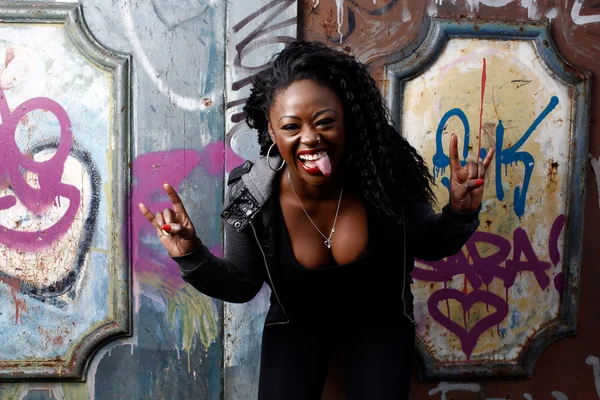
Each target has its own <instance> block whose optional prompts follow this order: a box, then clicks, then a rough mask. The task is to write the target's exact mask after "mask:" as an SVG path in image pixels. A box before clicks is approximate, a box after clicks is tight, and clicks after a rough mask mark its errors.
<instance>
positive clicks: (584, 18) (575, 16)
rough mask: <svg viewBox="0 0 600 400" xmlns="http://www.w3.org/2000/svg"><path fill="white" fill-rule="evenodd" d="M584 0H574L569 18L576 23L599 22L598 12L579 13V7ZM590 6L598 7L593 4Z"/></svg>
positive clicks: (599, 15)
mask: <svg viewBox="0 0 600 400" xmlns="http://www.w3.org/2000/svg"><path fill="white" fill-rule="evenodd" d="M583 2H584V0H575V1H574V2H573V7H572V8H571V19H572V20H573V22H574V23H576V24H577V25H586V24H593V23H596V22H600V14H596V15H581V8H582V7H583ZM592 7H598V5H597V4H596V5H594V6H592Z"/></svg>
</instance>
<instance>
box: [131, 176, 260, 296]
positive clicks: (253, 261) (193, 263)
mask: <svg viewBox="0 0 600 400" xmlns="http://www.w3.org/2000/svg"><path fill="white" fill-rule="evenodd" d="M164 189H165V192H166V193H167V195H168V196H169V199H170V200H171V203H172V204H173V209H170V208H167V209H165V210H164V211H163V212H157V213H156V214H153V213H152V212H150V210H148V208H147V207H146V206H145V205H144V204H142V203H140V204H139V208H140V211H141V212H142V213H143V214H144V216H145V217H146V219H147V220H148V221H149V222H150V223H151V224H152V226H154V228H155V230H156V234H157V236H158V237H159V239H160V241H161V243H162V245H163V247H164V248H165V249H166V250H167V252H168V253H169V255H170V256H171V257H172V258H173V259H174V260H175V262H177V264H178V265H179V268H180V270H181V274H182V276H183V279H184V280H185V281H186V282H189V283H190V284H191V285H192V286H194V287H195V288H196V289H197V290H199V291H200V292H202V293H204V294H206V295H208V296H211V297H214V298H217V299H220V300H224V301H228V302H232V303H242V302H246V301H249V300H251V299H252V298H253V297H254V296H255V295H256V293H258V291H259V290H260V288H261V287H262V284H263V282H264V279H263V273H264V270H265V269H264V266H263V259H262V255H261V254H262V253H260V248H258V244H257V243H256V242H254V241H253V237H251V236H250V235H251V232H250V233H248V232H249V230H250V228H247V229H246V230H244V231H242V232H239V233H238V232H236V231H235V230H234V229H233V228H230V227H229V224H225V225H226V228H225V233H226V246H225V255H226V257H224V258H219V257H216V256H215V255H213V254H211V253H210V252H209V250H208V249H207V248H206V246H204V245H203V244H202V241H201V240H200V239H199V238H198V236H197V235H196V230H195V228H194V225H193V224H192V221H191V220H190V218H189V216H188V214H187V212H186V210H185V207H184V206H183V203H182V202H181V199H180V198H179V195H178V194H177V192H176V191H175V189H173V187H171V186H170V185H169V184H167V183H165V184H164Z"/></svg>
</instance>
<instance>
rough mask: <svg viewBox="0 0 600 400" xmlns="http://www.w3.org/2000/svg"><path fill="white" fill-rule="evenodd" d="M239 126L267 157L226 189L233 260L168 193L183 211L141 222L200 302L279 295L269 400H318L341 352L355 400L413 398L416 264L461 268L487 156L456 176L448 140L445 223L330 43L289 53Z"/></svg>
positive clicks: (266, 351)
mask: <svg viewBox="0 0 600 400" xmlns="http://www.w3.org/2000/svg"><path fill="white" fill-rule="evenodd" d="M244 111H245V112H246V115H247V117H246V121H247V123H248V125H249V126H250V127H251V128H254V129H256V131H257V132H258V141H259V143H260V148H261V157H260V158H259V159H258V160H256V161H254V162H250V161H247V162H246V163H244V164H243V165H242V166H240V167H238V168H236V169H234V170H233V171H232V172H231V173H230V175H229V179H228V201H227V206H226V207H225V209H224V211H223V213H222V217H223V218H224V219H225V221H226V223H225V231H226V248H225V257H224V258H218V257H216V256H214V255H212V254H210V253H209V251H208V250H207V248H206V247H205V246H203V245H202V241H201V240H200V239H199V238H198V237H197V236H196V233H195V230H194V226H193V225H192V223H191V221H190V219H189V217H188V215H187V213H186V212H185V209H184V207H183V204H182V203H181V200H180V199H179V197H178V195H177V193H176V192H175V191H174V190H173V188H172V187H171V186H169V185H168V184H165V190H166V192H167V194H168V195H169V197H170V199H171V200H172V203H173V210H170V209H166V210H164V212H157V213H156V214H152V213H151V212H150V211H149V210H148V209H147V208H146V207H145V206H144V205H143V204H140V210H141V211H142V212H143V213H144V214H145V216H146V218H147V219H148V221H150V222H151V223H152V224H153V225H154V227H155V228H156V232H157V234H158V236H159V238H160V240H161V242H162V244H163V245H164V247H165V248H166V250H167V251H168V252H169V254H170V255H171V256H172V257H173V258H174V259H175V260H176V261H177V263H178V264H179V266H180V268H181V272H182V275H183V278H184V279H185V280H186V281H187V282H189V283H190V284H191V285H193V286H194V287H195V288H196V289H198V290H199V291H201V292H202V293H205V294H206V295H208V296H212V297H215V298H217V299H221V300H224V301H228V302H246V301H249V300H251V299H252V298H253V297H254V296H255V295H256V294H257V293H258V291H259V290H260V288H261V287H262V285H263V283H264V282H266V283H267V284H269V286H270V287H271V306H270V309H269V311H268V314H267V317H266V321H265V328H264V332H263V339H262V359H261V372H260V382H259V398H260V399H302V400H307V399H320V398H321V393H322V390H323V386H324V382H325V378H326V375H327V371H328V367H329V361H330V359H331V356H332V353H333V351H334V348H338V349H340V350H341V352H342V354H343V356H344V365H345V387H346V394H347V396H348V399H406V398H408V393H409V385H410V379H411V370H412V365H413V360H414V355H413V353H414V338H415V330H414V323H413V319H412V295H411V293H410V277H409V273H410V271H411V270H412V268H413V264H414V258H415V257H418V258H421V259H440V258H443V257H445V256H448V255H452V254H455V253H456V252H458V250H459V249H460V248H461V247H462V246H463V245H464V243H465V242H466V241H467V240H468V238H469V237H470V235H471V234H472V233H473V232H474V231H475V229H476V228H477V226H478V224H479V220H478V212H479V208H480V204H481V198H482V195H483V183H484V181H483V178H484V176H485V172H486V168H487V167H488V165H489V164H490V162H491V160H492V157H493V153H494V152H493V150H490V151H489V153H488V155H487V157H486V159H485V160H484V161H483V162H479V163H475V162H470V163H468V164H467V165H465V166H464V167H461V166H460V164H459V160H458V150H457V138H456V136H454V135H453V136H452V138H451V140H450V153H449V154H450V158H451V179H450V202H449V204H448V205H446V206H445V207H444V209H443V211H442V212H441V213H439V214H435V213H434V211H433V209H432V207H431V203H432V202H433V201H434V196H433V193H432V190H431V184H432V177H431V174H430V172H429V170H428V169H427V167H426V166H425V164H424V162H423V159H422V158H421V156H419V155H418V154H417V152H416V151H415V149H414V148H412V147H411V146H410V145H409V144H408V142H407V141H406V140H405V139H404V138H402V137H401V136H400V135H398V134H397V132H395V131H394V129H393V128H392V127H391V126H390V125H389V123H388V115H387V112H386V108H385V105H384V102H383V100H382V97H381V95H380V92H379V90H378V88H377V86H376V84H375V82H374V80H373V79H372V78H371V77H370V75H369V73H368V72H367V70H366V68H365V67H364V66H363V65H362V64H360V63H359V62H358V61H356V60H355V59H354V58H353V57H351V56H349V55H347V54H344V53H341V52H338V51H335V50H332V49H330V48H328V47H326V46H325V45H323V44H320V43H309V42H301V41H298V42H294V43H291V44H290V45H288V46H287V47H286V48H285V49H284V50H283V51H282V52H281V53H280V54H279V55H278V56H277V57H276V58H275V59H274V61H273V63H272V64H271V66H270V67H269V68H267V69H266V70H264V71H262V72H260V73H259V74H258V75H257V76H256V77H255V79H254V82H253V89H252V92H251V96H250V98H249V99H248V102H247V104H246V106H245V108H244Z"/></svg>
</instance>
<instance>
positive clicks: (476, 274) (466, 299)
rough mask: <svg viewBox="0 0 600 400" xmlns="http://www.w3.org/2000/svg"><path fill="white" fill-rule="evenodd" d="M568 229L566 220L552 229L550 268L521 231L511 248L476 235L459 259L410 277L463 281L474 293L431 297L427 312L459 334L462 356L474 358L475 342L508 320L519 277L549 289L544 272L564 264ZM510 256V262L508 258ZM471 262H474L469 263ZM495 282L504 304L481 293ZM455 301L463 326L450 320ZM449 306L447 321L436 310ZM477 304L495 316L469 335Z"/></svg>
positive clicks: (557, 221) (558, 220)
mask: <svg viewBox="0 0 600 400" xmlns="http://www.w3.org/2000/svg"><path fill="white" fill-rule="evenodd" d="M564 223H565V217H564V215H560V216H558V217H557V218H556V219H555V220H554V223H553V224H552V228H551V230H550V235H549V239H548V250H549V254H550V259H551V262H546V261H540V260H539V259H538V257H537V255H536V253H535V251H534V250H533V247H532V245H531V241H530V239H529V237H528V235H527V232H525V231H524V230H523V229H522V228H517V229H516V230H515V231H514V232H513V238H512V243H513V245H512V246H511V242H510V241H509V240H508V239H506V238H504V237H502V236H499V235H496V234H493V233H489V232H481V231H476V232H475V233H474V234H473V235H472V236H471V238H470V239H469V241H468V242H467V244H466V245H465V249H466V251H467V254H468V257H467V255H465V252H464V250H461V251H459V252H458V253H457V254H456V255H454V256H451V257H448V258H447V259H445V260H441V261H420V262H421V263H423V264H425V265H427V266H429V267H430V268H431V269H424V268H421V267H415V268H414V270H413V272H412V277H413V278H414V279H417V280H422V281H428V282H443V283H444V285H445V284H446V283H448V282H449V281H450V280H451V279H452V278H453V277H455V276H457V275H464V277H465V279H466V280H468V281H469V283H470V284H471V286H472V287H473V288H474V290H473V291H472V292H469V293H466V291H465V292H462V291H460V290H456V289H450V288H446V287H445V288H443V289H439V290H437V291H435V292H433V293H432V294H431V296H430V297H429V299H428V302H427V307H428V311H429V313H430V315H431V317H432V318H433V319H434V320H435V321H437V322H438V323H439V324H440V325H442V326H443V327H444V328H446V329H447V330H449V331H450V332H452V333H453V334H455V335H456V336H457V337H458V338H459V340H460V342H461V345H462V351H463V352H464V354H465V355H466V356H467V359H469V358H470V356H471V353H472V351H473V349H474V348H475V345H476V344H477V340H478V339H479V337H480V336H481V335H482V334H483V333H484V332H485V331H487V330H488V329H490V328H492V327H494V326H498V325H499V324H500V323H501V322H502V321H503V320H504V319H505V318H506V317H507V316H508V289H509V288H510V287H512V286H513V285H514V283H515V280H516V277H517V275H518V274H521V273H524V272H530V273H532V274H533V275H534V276H535V278H536V280H537V283H538V285H539V286H540V288H541V289H546V288H547V287H548V286H549V284H550V278H549V277H548V274H547V273H546V271H547V270H548V269H549V268H550V267H551V266H552V264H554V265H556V264H558V263H559V262H560V253H559V250H558V239H559V236H560V234H561V232H562V230H563V226H564ZM485 245H487V246H489V247H492V248H494V249H495V252H494V253H492V254H487V255H486V256H485V257H483V256H482V255H481V253H480V248H484V247H485ZM511 251H512V258H511V257H510V256H509V255H510V253H511ZM469 259H470V260H469ZM557 276H559V278H555V285H556V288H557V290H559V292H560V291H562V286H561V285H560V284H557V283H556V281H560V279H561V278H560V275H557ZM495 278H497V279H500V280H502V281H503V282H504V288H505V290H506V297H507V298H506V299H503V298H501V297H500V296H498V295H496V294H494V293H492V292H490V291H488V290H481V289H480V288H481V287H482V285H486V287H489V285H490V284H491V283H492V281H493V280H494V279H495ZM451 299H452V300H455V301H457V302H458V303H459V304H460V305H461V306H462V308H463V313H464V326H461V325H459V324H458V323H456V322H454V321H453V320H452V319H451V317H450V309H449V300H451ZM442 301H445V302H446V304H447V308H448V310H447V314H448V315H444V314H443V313H442V312H441V311H440V309H439V306H438V304H439V303H440V302H442ZM475 303H483V304H485V305H486V308H487V309H488V310H489V306H492V307H493V308H494V309H495V311H494V312H493V313H492V314H488V315H486V316H485V317H483V318H481V319H480V320H478V321H477V322H476V324H475V325H474V326H473V327H471V328H470V329H468V327H467V314H468V312H469V310H470V309H471V308H472V306H473V305H474V304H475Z"/></svg>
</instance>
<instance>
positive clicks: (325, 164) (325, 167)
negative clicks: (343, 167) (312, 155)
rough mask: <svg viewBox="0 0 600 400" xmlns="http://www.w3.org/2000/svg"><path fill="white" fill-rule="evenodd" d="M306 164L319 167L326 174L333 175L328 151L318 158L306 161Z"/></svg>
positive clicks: (310, 166)
mask: <svg viewBox="0 0 600 400" xmlns="http://www.w3.org/2000/svg"><path fill="white" fill-rule="evenodd" d="M304 164H306V166H308V167H309V168H318V169H319V171H321V173H322V174H323V175H325V176H329V175H331V161H329V155H327V153H325V155H323V157H321V158H319V159H318V160H314V161H313V160H310V161H305V162H304Z"/></svg>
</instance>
